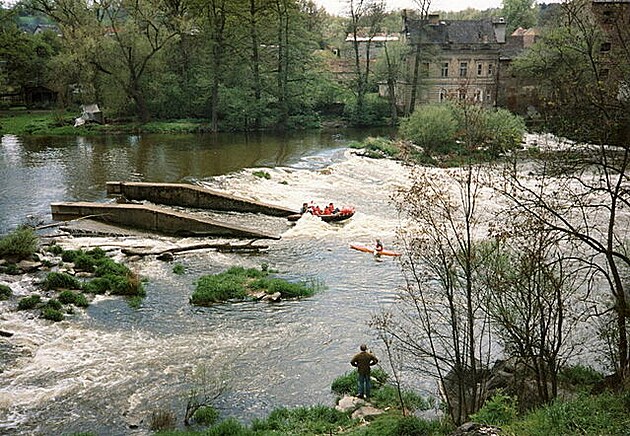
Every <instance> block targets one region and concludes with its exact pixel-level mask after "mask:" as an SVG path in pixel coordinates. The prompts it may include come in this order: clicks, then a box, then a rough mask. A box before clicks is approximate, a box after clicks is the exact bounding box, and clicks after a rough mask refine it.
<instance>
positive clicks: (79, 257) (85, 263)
mask: <svg viewBox="0 0 630 436" xmlns="http://www.w3.org/2000/svg"><path fill="white" fill-rule="evenodd" d="M73 262H74V268H75V269H76V270H77V271H87V272H94V269H95V268H96V263H97V260H96V259H94V258H93V257H92V256H90V255H89V254H88V253H85V252H83V251H80V252H79V253H77V254H76V255H75V256H74V260H73Z"/></svg>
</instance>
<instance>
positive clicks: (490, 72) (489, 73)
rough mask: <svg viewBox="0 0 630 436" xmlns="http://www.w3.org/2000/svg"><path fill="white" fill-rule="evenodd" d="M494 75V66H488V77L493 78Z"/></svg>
mask: <svg viewBox="0 0 630 436" xmlns="http://www.w3.org/2000/svg"><path fill="white" fill-rule="evenodd" d="M493 74H494V65H493V64H488V76H492V75H493Z"/></svg>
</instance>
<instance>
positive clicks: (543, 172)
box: [504, 1, 630, 379]
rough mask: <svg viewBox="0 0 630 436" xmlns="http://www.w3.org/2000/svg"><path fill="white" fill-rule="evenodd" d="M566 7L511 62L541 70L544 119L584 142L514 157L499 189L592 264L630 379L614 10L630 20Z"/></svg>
mask: <svg viewBox="0 0 630 436" xmlns="http://www.w3.org/2000/svg"><path fill="white" fill-rule="evenodd" d="M563 11H564V13H563V15H562V18H563V20H562V21H561V22H560V23H558V24H559V25H557V26H556V28H554V29H551V30H548V31H547V32H546V33H545V34H544V35H543V38H542V40H541V41H540V42H539V43H537V44H536V45H535V47H534V49H533V50H532V51H531V52H530V53H529V54H527V55H525V56H524V57H523V58H522V59H520V60H519V61H518V63H517V65H516V69H517V71H518V72H519V73H520V74H524V75H527V76H528V77H532V78H536V79H537V80H539V83H540V84H541V85H542V87H543V88H544V90H545V91H547V93H548V94H546V95H548V96H550V99H549V102H548V104H547V105H546V106H545V107H544V108H543V116H544V119H545V124H546V126H547V127H548V128H549V129H550V130H551V131H552V132H554V133H557V134H559V135H564V136H567V137H568V138H570V139H573V140H576V141H587V142H590V144H591V145H588V146H582V147H579V148H578V146H577V145H574V146H573V148H574V149H570V148H568V149H566V150H565V151H564V152H556V153H544V154H542V155H541V159H539V160H537V161H535V162H534V164H535V166H534V167H533V168H532V171H531V173H530V175H529V176H528V177H522V174H520V173H519V172H518V167H517V166H512V167H511V168H510V169H509V170H507V171H506V175H507V177H508V179H509V181H510V184H509V186H508V187H507V188H506V189H505V190H504V194H505V195H506V196H507V197H508V198H510V199H511V200H512V201H513V202H514V203H515V204H516V205H518V208H519V209H520V210H521V211H522V212H523V213H526V214H528V215H529V216H530V217H531V219H533V220H536V221H537V222H538V223H539V225H540V226H542V227H544V228H546V229H550V230H553V231H556V232H559V233H562V234H563V235H564V236H565V238H566V240H567V242H569V243H571V244H573V245H574V246H575V249H576V250H577V251H578V252H580V253H582V254H581V256H580V260H581V261H582V262H583V263H585V264H586V265H588V266H589V267H590V268H592V271H593V273H592V280H593V282H595V283H598V285H599V292H600V293H601V294H603V295H604V296H607V297H608V299H607V300H606V303H605V304H603V307H601V306H600V307H599V308H598V310H599V313H600V314H601V315H602V317H601V318H604V317H606V316H612V318H611V320H612V321H613V325H614V327H615V329H614V335H613V336H614V337H615V340H616V347H615V349H614V350H613V353H612V355H611V356H610V357H611V358H612V362H611V363H612V366H613V369H614V370H615V371H616V373H617V374H618V376H619V377H620V378H622V379H627V377H628V373H629V371H630V347H629V345H628V316H629V314H630V311H628V304H629V301H628V299H629V294H628V292H629V289H628V284H627V280H626V277H627V273H628V271H629V270H630V257H629V256H628V251H627V243H628V238H629V236H630V235H629V234H628V232H629V227H630V226H629V222H628V217H627V214H626V212H625V208H626V207H628V206H629V205H630V197H629V196H628V193H629V192H630V190H629V188H630V180H629V179H628V165H629V164H630V143H629V142H628V141H629V140H630V135H629V131H628V125H629V121H630V119H629V117H630V108H629V106H628V104H629V102H630V101H629V99H628V98H627V96H626V90H627V77H629V76H628V72H629V71H630V70H629V68H630V56H629V55H630V52H629V51H628V47H629V43H630V38H628V35H629V32H630V31H629V30H628V26H627V25H617V23H616V20H621V22H627V21H624V20H628V17H629V15H628V14H630V11H628V10H627V9H626V12H625V15H624V13H623V12H622V10H618V11H616V12H615V13H613V14H611V15H610V16H608V17H606V15H604V16H603V17H600V18H604V20H601V19H600V20H597V17H596V16H595V15H594V14H593V13H592V11H591V5H590V2H581V1H575V2H572V3H567V4H564V5H563ZM607 19H608V22H607V23H606V21H607ZM602 24H605V25H606V26H607V29H604V28H602V26H601V25H602Z"/></svg>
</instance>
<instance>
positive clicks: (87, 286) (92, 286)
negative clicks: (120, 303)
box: [83, 277, 111, 294]
mask: <svg viewBox="0 0 630 436" xmlns="http://www.w3.org/2000/svg"><path fill="white" fill-rule="evenodd" d="M110 288H111V283H110V281H109V279H108V278H107V277H96V278H94V279H92V280H90V281H89V282H86V283H84V284H83V292H86V293H88V294H105V293H106V292H107V291H109V290H110Z"/></svg>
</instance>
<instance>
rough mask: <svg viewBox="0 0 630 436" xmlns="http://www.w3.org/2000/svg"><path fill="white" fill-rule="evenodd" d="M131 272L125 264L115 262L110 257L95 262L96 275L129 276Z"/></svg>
mask: <svg viewBox="0 0 630 436" xmlns="http://www.w3.org/2000/svg"><path fill="white" fill-rule="evenodd" d="M131 274H132V272H131V270H130V269H129V268H127V267H126V266H125V265H123V264H121V263H118V262H115V261H113V260H112V259H110V258H108V257H106V258H102V259H100V260H99V261H98V262H97V265H96V270H95V271H94V275H95V276H96V277H105V276H129V275H131Z"/></svg>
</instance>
